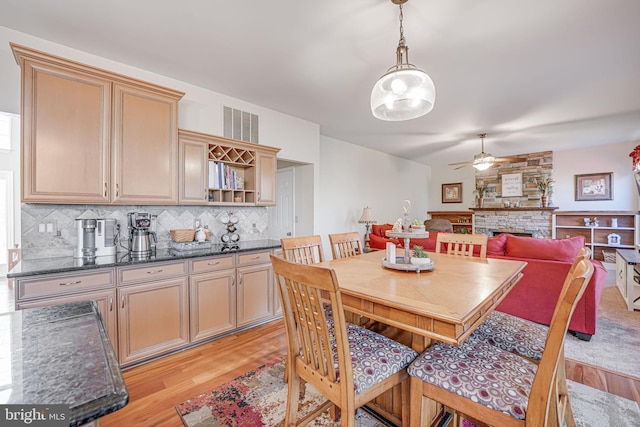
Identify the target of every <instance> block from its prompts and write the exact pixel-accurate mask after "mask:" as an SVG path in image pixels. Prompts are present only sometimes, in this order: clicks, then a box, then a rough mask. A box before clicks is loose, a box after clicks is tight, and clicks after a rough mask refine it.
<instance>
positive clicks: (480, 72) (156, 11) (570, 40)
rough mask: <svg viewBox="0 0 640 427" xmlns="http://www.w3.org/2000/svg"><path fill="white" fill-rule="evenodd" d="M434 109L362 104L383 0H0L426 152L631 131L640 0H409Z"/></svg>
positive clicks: (98, 43)
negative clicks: (390, 111) (391, 113)
mask: <svg viewBox="0 0 640 427" xmlns="http://www.w3.org/2000/svg"><path fill="white" fill-rule="evenodd" d="M404 15H405V16H404V30H405V38H406V40H407V45H408V46H409V48H410V53H409V59H410V62H412V63H414V64H415V65H417V66H418V67H419V68H422V69H423V70H425V71H426V72H427V73H428V74H429V75H430V76H431V78H432V79H433V81H434V83H435V86H436V93H437V95H436V103H435V108H434V109H433V111H431V113H429V114H428V115H426V116H423V117H421V118H418V119H415V120H411V121H407V122H383V121H379V120H377V119H375V118H374V117H373V116H372V115H371V112H370V107H369V96H370V93H371V88H372V87H373V84H374V83H375V81H376V80H377V78H378V77H379V76H380V75H381V74H383V73H384V72H385V71H386V70H387V68H389V67H390V66H392V65H394V63H395V48H396V46H397V43H398V38H399V23H398V6H395V5H393V4H392V3H391V1H390V0H348V1H346V0H316V1H309V0H307V1H301V0H298V1H295V0H270V1H264V0H262V1H261V0H253V1H250V0H233V1H228V0H227V1H220V0H183V1H178V0H109V1H96V0H57V1H51V0H28V1H26V0H3V1H2V5H1V6H0V25H1V26H5V27H8V28H11V29H14V30H17V31H20V32H24V33H28V34H32V35H34V36H37V37H41V38H44V39H47V40H51V41H54V42H57V43H60V44H63V45H66V46H70V47H73V48H76V49H79V50H82V51H86V52H89V53H92V54H95V55H99V56H102V57H105V58H109V59H112V60H115V61H119V62H123V63H126V64H130V65H133V66H136V67H139V68H142V69H147V70H150V71H154V72H156V73H159V74H162V75H166V76H170V77H173V78H176V79H178V80H182V81H185V82H189V83H192V84H195V85H198V86H201V87H205V88H209V89H211V90H214V91H216V92H219V93H223V94H226V95H229V96H232V97H234V98H238V99H241V100H245V101H248V102H251V103H254V104H257V105H260V106H263V107H266V108H270V109H273V110H277V111H281V112H283V113H287V114H290V115H293V116H296V117H300V118H302V119H306V120H309V121H311V122H314V123H318V124H319V125H320V131H321V133H322V134H323V135H326V136H329V137H333V138H337V139H340V140H343V141H347V142H351V143H355V144H359V145H363V146H367V147H370V148H372V149H375V150H379V151H383V152H387V153H390V154H393V155H396V156H399V157H403V158H407V159H413V160H416V161H418V162H421V163H425V164H431V165H436V164H443V163H448V162H456V161H465V160H470V159H471V158H472V157H473V154H476V153H477V152H479V151H480V142H479V140H478V139H477V138H476V136H475V135H476V134H477V133H480V132H486V133H487V134H488V136H487V138H486V140H485V151H487V152H491V153H492V154H494V155H497V156H508V155H516V154H521V153H530V152H536V151H544V150H564V149H573V148H577V147H588V146H595V145H603V144H611V143H619V142H634V141H640V1H639V0H536V1H524V0H519V1H518V0H410V1H409V2H408V3H407V4H406V5H405V6H404Z"/></svg>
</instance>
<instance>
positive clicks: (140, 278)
mask: <svg viewBox="0 0 640 427" xmlns="http://www.w3.org/2000/svg"><path fill="white" fill-rule="evenodd" d="M187 274H188V272H187V263H186V262H185V261H180V262H171V263H150V264H146V265H144V266H142V267H131V268H120V269H118V278H119V283H120V284H121V285H127V284H129V283H137V282H147V281H150V280H158V279H164V278H166V277H175V276H186V275H187Z"/></svg>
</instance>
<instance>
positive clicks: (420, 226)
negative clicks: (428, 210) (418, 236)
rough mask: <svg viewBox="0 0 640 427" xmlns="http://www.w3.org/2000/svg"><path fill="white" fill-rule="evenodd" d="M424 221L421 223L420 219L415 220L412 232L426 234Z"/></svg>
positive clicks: (412, 224)
mask: <svg viewBox="0 0 640 427" xmlns="http://www.w3.org/2000/svg"><path fill="white" fill-rule="evenodd" d="M424 230H425V228H424V221H420V220H419V219H414V220H413V222H412V223H411V231H413V232H416V233H424Z"/></svg>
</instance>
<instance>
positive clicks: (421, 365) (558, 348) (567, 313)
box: [407, 259, 594, 427]
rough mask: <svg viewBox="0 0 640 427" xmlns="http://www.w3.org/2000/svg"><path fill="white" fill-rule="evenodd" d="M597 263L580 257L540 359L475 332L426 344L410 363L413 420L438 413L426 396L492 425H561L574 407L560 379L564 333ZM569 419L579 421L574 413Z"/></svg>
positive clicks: (426, 417) (524, 426)
mask: <svg viewBox="0 0 640 427" xmlns="http://www.w3.org/2000/svg"><path fill="white" fill-rule="evenodd" d="M593 269H594V267H593V264H592V263H591V262H590V261H588V260H585V259H581V260H580V261H579V262H578V263H577V265H576V268H575V269H574V270H573V271H572V272H571V273H570V274H569V275H568V277H569V279H568V280H566V281H565V283H564V286H563V289H562V291H561V293H560V297H559V298H558V302H557V304H556V308H555V311H554V314H553V317H552V320H551V324H550V326H549V331H548V333H547V337H546V341H545V346H544V350H543V352H542V358H541V359H540V363H539V365H536V364H535V363H533V362H531V361H530V360H528V359H526V358H523V357H519V356H517V355H515V354H513V353H510V352H508V351H505V350H502V349H500V348H498V347H495V346H493V345H490V344H488V343H486V342H482V341H478V340H475V339H473V338H468V339H467V340H466V341H465V342H463V343H462V344H461V345H460V346H458V347H456V346H453V345H449V344H443V343H440V342H437V343H434V344H433V345H432V346H430V347H429V348H427V350H425V351H424V352H423V353H422V354H421V355H420V356H418V358H416V360H415V361H414V362H412V363H411V365H410V366H409V368H408V369H407V372H408V373H409V375H410V376H411V381H410V383H411V391H410V396H411V397H410V400H411V402H410V408H411V424H412V425H419V424H420V422H421V420H423V419H431V418H432V417H433V416H434V414H433V413H432V412H434V405H424V406H423V405H422V402H421V400H422V397H423V396H425V397H427V398H429V399H431V400H433V401H436V402H439V403H441V404H442V405H444V406H446V407H447V408H449V409H450V410H453V411H455V412H456V416H458V415H459V416H463V417H469V418H470V419H471V420H477V421H479V422H481V423H486V424H489V425H495V426H506V427H509V426H520V427H533V426H536V427H538V426H539V427H542V426H545V427H546V426H549V427H559V426H562V421H563V419H565V418H566V417H565V412H566V410H567V408H568V407H569V408H570V406H569V404H568V402H569V395H568V391H567V389H566V383H565V382H562V381H558V375H559V372H560V370H559V364H560V362H561V361H562V358H561V354H562V350H563V348H564V336H565V334H566V332H567V328H568V325H569V319H570V318H571V315H572V314H573V311H574V309H575V307H576V304H577V302H578V300H579V299H580V297H581V296H582V294H583V293H584V290H585V288H586V287H587V284H588V283H589V280H590V279H591V275H592V274H593ZM567 425H568V426H570V427H571V426H575V421H574V420H573V417H570V420H569V421H568V422H567Z"/></svg>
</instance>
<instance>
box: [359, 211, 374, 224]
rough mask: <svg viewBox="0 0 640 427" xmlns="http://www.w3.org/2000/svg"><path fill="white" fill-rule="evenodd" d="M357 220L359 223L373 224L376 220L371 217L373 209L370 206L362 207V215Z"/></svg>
mask: <svg viewBox="0 0 640 427" xmlns="http://www.w3.org/2000/svg"><path fill="white" fill-rule="evenodd" d="M358 222H359V223H360V224H373V223H374V222H376V220H375V219H373V210H372V209H371V208H370V207H366V208H363V209H362V215H361V216H360V219H359V220H358Z"/></svg>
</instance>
